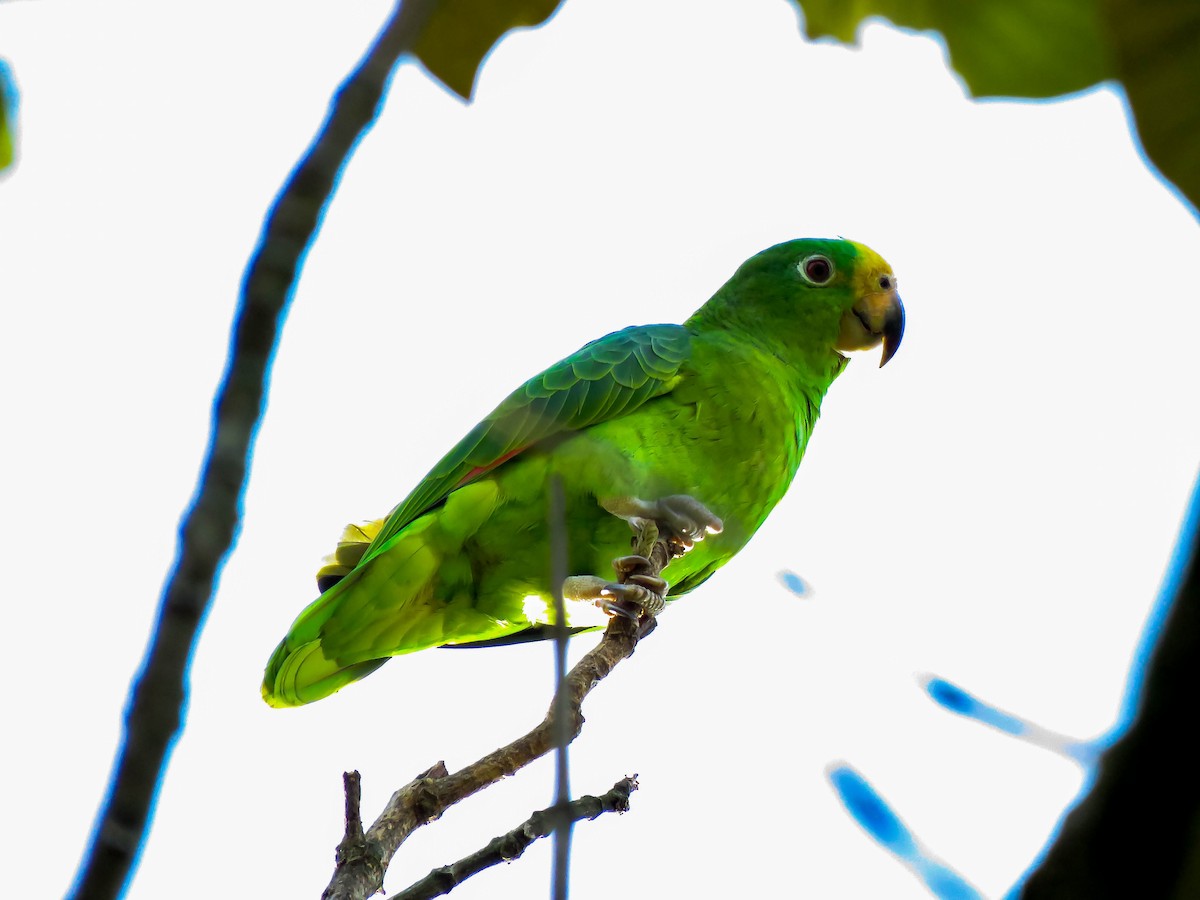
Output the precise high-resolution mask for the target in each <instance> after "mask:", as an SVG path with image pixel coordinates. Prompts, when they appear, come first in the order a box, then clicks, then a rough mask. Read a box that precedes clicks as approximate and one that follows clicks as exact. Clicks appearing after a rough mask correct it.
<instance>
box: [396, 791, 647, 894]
mask: <svg viewBox="0 0 1200 900" xmlns="http://www.w3.org/2000/svg"><path fill="white" fill-rule="evenodd" d="M637 788H638V783H637V775H630V776H627V777H625V778H622V779H621V780H620V781H618V782H617V783H616V784H614V785H613V786H612V790H610V791H608V793H606V794H602V795H601V796H599V797H594V796H591V795H587V796H583V797H580V798H579V799H577V800H572V801H571V802H570V803H568V804H567V805H566V806H564V807H559V806H558V804H555V805H554V806H551V807H549V808H548V809H543V810H540V811H538V812H535V813H534V814H533V815H532V816H530V817H529V818H528V819H526V820H525V821H524V822H522V823H521V824H520V825H518V826H517V827H516V828H514V829H513V830H512V831H510V832H508V833H507V834H502V835H500V837H497V838H493V839H492V840H491V841H489V842H488V844H487V846H486V847H484V848H482V849H481V850H476V851H475V852H474V853H472V854H471V855H470V856H465V857H463V858H462V859H460V860H459V861H458V862H456V863H452V864H451V865H448V866H442V867H441V868H440V869H434V870H433V871H432V872H430V873H429V874H428V875H426V876H425V877H424V878H422V879H421V880H420V881H417V882H415V883H413V884H412V885H410V886H409V887H407V888H405V889H404V890H402V891H400V892H399V893H396V894H393V895H392V900H431V898H433V897H441V896H443V895H445V894H448V893H450V892H451V891H452V890H454V889H455V888H456V887H458V886H459V885H460V884H462V883H463V882H464V881H466V880H467V879H468V878H470V877H471V876H472V875H476V874H478V873H479V872H482V871H483V870H484V869H489V868H491V867H492V866H494V865H496V864H498V863H502V862H512V861H513V860H514V859H518V858H520V856H521V854H523V853H524V852H525V851H526V850H527V849H528V848H529V846H530V845H531V844H532V843H533V842H534V841H536V840H537V839H538V838H544V837H546V836H547V835H548V834H550V833H551V832H552V831H554V830H555V829H557V828H559V827H560V823H562V822H567V823H569V824H574V823H575V822H579V821H581V820H583V819H589V820H591V819H597V818H599V817H600V816H602V815H603V814H604V813H606V812H618V813H623V812H628V811H629V795H630V794H631V793H633V792H634V791H636V790H637Z"/></svg>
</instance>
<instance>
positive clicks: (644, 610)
mask: <svg viewBox="0 0 1200 900" xmlns="http://www.w3.org/2000/svg"><path fill="white" fill-rule="evenodd" d="M628 577H629V579H630V580H629V581H628V582H626V583H621V582H616V581H606V580H604V579H603V578H599V577H597V576H596V575H572V576H570V577H569V578H567V579H565V580H564V581H563V586H562V593H563V599H564V600H582V601H590V602H592V603H594V604H596V606H598V607H599V608H600V609H602V610H604V611H605V612H606V613H608V614H609V615H610V616H624V617H625V618H627V619H633V620H634V621H635V622H636V621H638V620H639V619H641V618H642V617H644V616H649V617H650V618H653V617H654V616H657V615H658V614H659V613H660V612H662V611H663V608H664V607H665V606H666V605H667V600H666V594H667V583H666V582H665V581H663V580H662V579H661V578H658V577H657V576H654V575H630V576H628Z"/></svg>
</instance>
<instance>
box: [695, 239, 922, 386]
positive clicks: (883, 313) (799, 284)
mask: <svg viewBox="0 0 1200 900" xmlns="http://www.w3.org/2000/svg"><path fill="white" fill-rule="evenodd" d="M713 315H715V316H716V317H718V318H719V319H724V320H726V321H729V322H734V323H736V324H737V325H739V326H740V327H742V328H746V329H751V330H753V331H755V332H757V333H760V334H765V335H769V336H770V337H771V339H772V340H776V341H781V342H783V343H786V344H787V345H788V347H789V348H791V349H793V350H795V349H803V350H808V351H810V352H815V353H818V354H824V355H828V354H831V353H832V354H836V355H837V356H838V358H839V359H843V360H844V357H841V354H840V353H838V351H854V350H870V349H871V348H873V347H878V346H879V345H880V344H882V345H883V355H882V358H881V359H880V362H879V364H880V366H883V365H886V364H887V362H888V360H890V359H891V358H892V357H893V356H895V355H896V350H897V349H899V347H900V340H901V338H902V337H903V336H904V306H903V305H902V304H901V302H900V295H899V293H898V292H897V288H896V276H895V274H894V273H893V272H892V267H891V266H889V265H888V264H887V262H886V261H885V260H884V259H883V257H881V256H880V255H879V254H878V253H876V252H875V251H874V250H872V249H871V248H870V247H867V246H866V245H865V244H859V243H856V242H854V241H847V240H841V239H836V240H833V239H830V240H826V239H814V238H805V239H802V240H795V241H787V242H786V243H783V244H776V245H775V246H774V247H770V248H768V249H767V250H764V251H762V252H761V253H759V254H758V255H756V256H753V257H751V258H750V259H749V260H747V261H746V262H745V263H743V264H742V266H741V268H739V269H738V270H737V272H736V273H735V274H734V276H733V278H731V279H730V280H729V281H728V282H727V283H726V284H725V286H724V287H722V288H721V290H720V291H718V292H717V294H716V296H714V297H713V298H712V300H710V301H709V302H708V303H707V304H706V305H705V307H704V308H703V309H701V310H700V311H699V312H697V317H698V318H708V317H709V316H713Z"/></svg>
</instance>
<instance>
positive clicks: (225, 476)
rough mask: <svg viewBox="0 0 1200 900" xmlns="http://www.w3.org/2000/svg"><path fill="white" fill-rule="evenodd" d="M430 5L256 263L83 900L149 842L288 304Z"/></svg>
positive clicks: (328, 133)
mask: <svg viewBox="0 0 1200 900" xmlns="http://www.w3.org/2000/svg"><path fill="white" fill-rule="evenodd" d="M431 9H432V2H431V0H404V3H403V6H398V8H397V9H396V10H395V11H394V12H393V14H392V15H391V17H390V18H389V19H388V21H387V23H386V24H385V25H384V28H383V30H382V31H381V32H380V34H379V37H378V38H377V39H376V41H375V43H374V44H373V45H372V47H371V49H370V50H369V51H368V52H367V54H366V55H365V56H364V58H363V60H362V62H361V63H360V64H359V66H358V68H357V69H356V70H355V71H354V73H353V74H352V75H351V76H350V77H349V78H348V79H347V80H346V81H345V83H344V84H343V85H342V86H341V88H340V89H339V90H338V92H337V96H336V97H335V99H334V101H333V103H332V105H331V108H330V111H329V116H328V117H327V118H326V120H325V122H324V124H323V125H322V127H321V130H320V132H319V133H318V134H317V136H316V137H315V138H314V139H313V143H312V144H311V146H310V147H309V148H308V150H307V152H306V153H305V155H304V156H303V157H302V158H301V160H300V162H299V163H298V164H297V165H296V168H295V169H294V170H293V171H292V173H291V175H290V176H289V177H288V180H287V182H286V183H285V184H284V186H283V188H282V190H281V191H280V193H279V195H278V197H277V198H276V200H275V203H274V204H273V206H272V207H271V210H270V212H269V214H268V216H267V219H266V222H265V224H264V226H263V232H262V236H261V238H260V240H259V244H258V247H257V248H256V249H255V251H254V254H253V256H252V257H251V259H250V263H249V265H248V266H247V268H246V275H245V278H244V280H243V282H242V289H241V298H240V300H239V304H238V309H237V313H236V317H235V322H234V326H233V335H232V337H231V340H230V352H229V363H228V366H227V368H226V370H225V375H224V378H223V380H222V382H221V385H220V387H219V388H218V389H217V396H216V400H215V403H214V408H213V418H212V427H211V436H210V439H209V443H208V452H207V456H206V457H205V460H204V464H203V466H202V470H201V474H200V484H199V487H198V489H197V492H196V495H195V498H194V500H193V502H192V505H191V506H190V507H189V509H188V510H187V512H186V513H185V514H184V517H183V522H182V524H181V527H180V536H179V548H178V551H177V555H176V558H175V562H174V565H173V567H172V569H171V572H170V574H169V576H168V579H167V583H166V585H165V587H164V589H163V594H162V598H161V599H160V601H159V607H158V621H157V623H156V625H155V629H154V636H153V638H152V639H151V642H150V646H149V647H148V648H147V651H146V656H145V658H144V660H143V662H142V666H141V669H140V671H139V672H138V674H137V676H136V677H135V679H134V683H133V686H132V688H131V690H130V697H129V701H128V704H127V709H128V713H127V714H126V719H125V735H124V740H123V742H122V744H121V747H120V749H119V750H118V752H117V758H116V760H115V761H114V764H113V770H112V774H111V775H110V776H109V786H108V790H107V794H106V798H105V800H104V802H103V804H102V806H101V809H100V811H99V813H98V814H97V818H96V824H95V828H94V831H93V832H92V837H91V845H90V847H89V848H88V849H87V851H86V853H85V856H84V859H83V861H82V862H81V864H80V868H79V872H78V873H77V875H76V878H75V884H74V886H73V888H72V891H71V896H72V897H74V898H76V900H112V898H115V897H117V896H118V895H119V894H120V893H121V891H122V890H123V888H124V886H125V884H126V882H127V881H128V880H129V878H130V875H131V873H132V869H133V864H134V861H135V860H136V859H137V857H138V853H139V852H140V849H141V846H142V844H143V842H144V841H145V836H146V831H147V828H148V824H149V820H150V809H151V807H152V805H153V803H154V799H155V796H156V795H157V793H158V787H159V784H160V782H161V781H162V777H163V773H164V771H165V770H166V766H167V759H168V755H169V753H170V749H171V747H172V745H173V744H174V742H175V740H176V738H177V737H178V735H179V732H180V730H181V727H182V717H181V710H182V709H183V704H184V700H185V696H186V683H187V680H186V676H187V670H188V667H189V666H190V665H191V660H192V649H193V647H194V646H195V643H196V638H197V636H198V635H199V633H200V629H201V626H202V624H203V622H204V617H205V613H206V612H207V610H208V607H209V604H210V602H211V599H212V590H213V583H214V580H215V578H216V574H217V571H218V569H219V567H220V565H221V562H222V560H224V558H225V556H226V554H227V553H228V552H229V548H230V547H231V546H232V544H233V537H234V534H235V533H236V532H237V526H238V521H239V518H240V512H239V503H240V500H241V496H242V492H243V490H244V487H245V483H246V476H247V472H248V468H249V465H248V459H249V455H250V449H251V447H252V445H253V441H254V435H255V431H256V430H257V428H258V422H259V418H260V416H261V414H262V409H263V405H264V398H265V396H266V383H267V376H268V372H269V371H270V365H271V356H272V352H273V351H274V348H275V344H276V341H277V339H278V336H279V323H280V319H281V316H282V313H283V309H284V307H285V306H286V304H287V300H288V298H289V297H290V296H291V292H292V285H293V284H294V283H295V280H296V274H297V272H298V270H299V268H300V264H301V261H302V260H303V258H304V253H305V251H306V250H307V249H308V246H309V244H311V243H312V239H313V236H314V235H315V234H316V231H317V226H318V224H319V223H320V220H321V215H322V211H323V210H324V208H325V204H326V203H327V202H328V200H329V197H330V195H331V194H332V193H333V188H334V185H335V183H336V180H337V175H338V172H340V171H341V169H342V167H343V165H345V162H346V160H347V159H348V158H349V156H350V152H351V150H352V149H353V148H354V145H355V144H356V143H357V142H358V140H359V138H360V137H361V136H362V134H363V132H364V131H366V129H367V127H368V126H369V125H370V124H371V122H372V121H374V119H375V117H376V116H377V115H378V112H379V108H380V102H381V100H382V97H383V91H384V88H385V86H386V84H387V80H388V77H389V76H390V75H391V72H392V69H393V68H395V65H396V62H397V60H398V59H399V58H400V56H401V55H402V54H404V53H405V52H407V51H408V50H410V49H411V48H412V47H413V45H414V42H415V41H416V38H417V36H418V35H419V34H420V32H421V30H422V28H423V27H424V24H425V20H426V18H427V17H428V15H429V12H430V10H431Z"/></svg>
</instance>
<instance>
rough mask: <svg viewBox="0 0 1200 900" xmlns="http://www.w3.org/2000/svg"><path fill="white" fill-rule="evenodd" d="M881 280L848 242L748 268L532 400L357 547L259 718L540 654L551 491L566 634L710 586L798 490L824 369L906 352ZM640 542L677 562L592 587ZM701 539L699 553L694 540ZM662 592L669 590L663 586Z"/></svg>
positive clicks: (466, 443) (294, 643) (818, 245)
mask: <svg viewBox="0 0 1200 900" xmlns="http://www.w3.org/2000/svg"><path fill="white" fill-rule="evenodd" d="M903 333H904V308H903V306H902V305H901V303H900V298H899V296H898V294H897V291H896V279H895V276H894V275H893V274H892V269H891V267H890V266H889V265H888V264H887V263H886V262H885V261H884V260H883V259H882V258H881V257H880V256H879V255H878V254H877V253H875V252H874V251H873V250H871V249H870V248H868V247H865V246H864V245H862V244H858V243H855V242H853V241H846V240H813V239H805V240H795V241H789V242H786V243H783V244H778V245H776V246H774V247H771V248H769V249H767V250H764V251H763V252H761V253H759V254H757V255H756V256H754V257H752V258H751V259H749V260H748V261H747V262H745V263H743V264H742V266H741V267H740V268H739V269H738V270H737V272H736V273H735V274H734V275H733V277H732V278H731V279H730V280H729V281H728V282H727V283H726V284H725V285H724V286H723V287H722V288H721V289H720V290H718V291H717V293H716V294H714V295H713V297H712V299H710V300H709V301H708V302H707V303H705V304H704V306H702V307H701V308H700V309H699V310H697V312H696V313H695V314H694V315H693V316H692V317H691V318H689V319H688V320H687V321H686V322H684V324H682V325H643V326H638V327H632V328H626V329H624V330H622V331H616V332H613V333H612V334H609V335H606V336H605V337H602V338H600V339H599V340H596V341H593V342H592V343H590V344H587V345H586V346H584V347H583V348H582V349H580V350H578V351H577V352H575V353H574V354H572V355H571V356H568V357H567V358H566V359H564V360H563V361H562V362H559V363H557V364H555V365H553V366H551V367H550V368H549V369H547V370H546V371H544V372H542V373H541V374H540V375H537V376H535V377H534V378H532V379H530V380H529V381H528V382H526V383H525V384H524V385H522V386H521V387H520V388H518V389H517V390H516V391H515V392H513V393H512V394H511V395H509V397H508V398H507V399H505V400H504V402H502V403H501V404H500V405H499V406H498V407H496V409H495V411H494V412H492V413H491V414H490V415H489V416H488V417H487V418H485V419H484V420H483V421H482V422H480V423H479V424H478V425H476V426H475V428H473V429H472V430H471V432H470V433H469V434H467V436H466V437H465V438H463V439H462V440H461V441H460V442H459V443H458V444H457V445H456V446H455V447H454V448H453V449H452V450H451V451H450V452H449V453H447V454H446V456H445V457H443V458H442V460H441V462H439V463H438V464H437V465H436V466H434V467H433V470H432V471H430V473H429V474H428V475H426V476H425V478H424V479H423V480H422V481H421V483H420V484H418V485H417V486H416V488H415V489H414V490H413V492H412V493H411V494H409V495H408V497H406V498H405V499H404V501H403V502H401V503H400V505H399V506H397V507H396V508H395V509H394V510H393V511H392V512H391V514H390V515H389V516H388V517H387V518H386V519H384V520H380V521H377V522H373V523H370V524H367V525H362V526H350V527H348V528H347V529H346V531H345V533H344V534H343V536H342V541H341V543H339V545H338V549H337V551H336V552H335V553H334V554H333V556H331V557H328V558H327V565H326V566H325V567H324V568H322V569H321V571H320V572H318V575H317V583H318V587H319V588H320V590H321V591H322V593H321V596H320V597H319V598H318V599H317V600H316V601H315V602H313V603H312V604H311V605H310V606H309V607H308V608H307V609H305V610H304V611H303V612H302V613H300V615H299V617H297V619H296V621H295V622H293V623H292V627H291V630H290V631H289V632H288V634H287V637H285V638H284V639H283V641H282V642H281V643H280V644H279V646H278V647H277V648H276V649H275V652H274V653H273V654H272V655H271V658H270V661H269V662H268V663H267V668H266V673H265V676H264V679H263V686H262V693H263V698H264V699H265V700H266V702H267V703H268V704H270V705H271V706H276V707H287V706H300V705H302V704H305V703H311V702H312V701H314V700H319V699H320V698H322V697H326V696H328V695H330V694H332V693H333V692H335V691H337V690H339V689H340V688H343V687H345V686H346V685H347V684H350V683H351V682H354V681H357V680H358V679H360V678H363V677H364V676H366V675H368V674H369V673H371V672H373V671H375V669H377V668H379V667H380V666H381V665H383V663H384V662H386V661H387V660H388V659H389V658H391V657H393V656H398V655H400V654H404V653H412V652H413V651H416V650H423V649H425V648H427V647H439V646H489V645H495V644H501V643H511V642H516V641H521V640H533V639H539V638H543V637H549V636H551V635H552V633H553V630H552V629H551V628H549V627H548V625H549V624H550V623H551V622H552V620H553V610H554V600H553V597H554V588H553V585H552V584H551V579H550V569H551V562H550V553H549V544H550V539H549V526H548V524H547V509H548V499H547V498H548V493H549V488H548V485H549V484H550V482H551V479H552V478H553V477H554V476H557V477H558V478H559V480H560V483H561V485H562V491H563V497H564V500H565V509H566V514H565V526H566V532H567V534H566V544H567V555H568V570H569V572H570V573H571V577H569V578H568V579H567V581H566V582H565V583H564V584H563V594H564V597H565V599H566V601H567V602H566V607H567V609H566V615H567V622H566V623H565V624H566V625H568V626H569V627H570V628H572V630H573V631H577V630H587V629H589V628H595V627H597V626H598V625H600V624H602V623H603V621H605V617H606V615H612V614H618V613H619V614H624V615H634V616H641V615H645V616H653V615H655V614H657V612H659V611H660V610H661V609H662V607H663V605H664V602H665V598H666V596H667V594H668V585H669V595H670V597H671V599H674V598H676V597H679V596H682V595H683V594H686V593H688V592H689V591H692V590H694V589H695V588H696V587H698V586H699V585H700V584H702V583H704V581H706V580H707V579H708V577H709V576H710V575H712V574H713V572H715V571H716V570H717V569H719V568H720V567H721V566H722V565H724V564H725V563H726V562H728V561H729V560H730V559H731V558H732V557H733V555H734V554H735V553H737V552H738V551H739V550H740V549H741V548H742V547H743V546H745V544H746V542H747V541H748V540H750V537H751V536H752V535H753V534H754V533H755V531H757V530H758V528H759V526H760V525H762V523H763V521H764V520H765V519H766V517H767V514H768V513H770V511H771V509H772V508H773V507H774V506H775V504H776V503H778V502H779V500H780V499H781V498H782V497H783V495H784V493H785V492H786V491H787V488H788V485H790V484H791V481H792V478H793V476H795V474H796V469H797V467H798V466H799V464H800V458H801V457H802V456H803V455H804V448H805V446H806V445H807V444H808V439H809V435H810V434H811V433H812V429H813V425H814V424H815V423H816V420H817V416H818V414H819V412H820V408H821V399H822V397H824V395H825V392H826V390H828V388H829V386H830V384H832V383H833V380H834V379H835V378H836V377H837V376H838V375H839V374H840V373H841V371H842V369H843V368H844V367H845V366H846V362H847V360H846V357H845V356H843V355H842V354H841V353H840V352H839V351H843V350H845V351H850V350H865V349H869V348H872V347H875V346H878V345H879V344H880V343H882V345H883V351H882V353H883V355H882V362H881V363H880V365H883V364H884V363H886V362H887V361H888V360H889V359H891V358H892V356H893V354H895V352H896V349H897V348H898V347H899V346H900V339H901V337H902V336H903ZM643 519H650V520H653V521H654V522H655V523H656V524H657V525H658V526H659V527H660V528H663V529H666V532H667V533H668V534H670V535H672V536H673V537H674V539H675V540H676V541H678V542H679V543H680V544H681V546H682V547H684V548H687V552H685V553H683V555H681V556H679V557H678V558H675V559H673V560H672V561H671V562H670V563H669V564H668V565H667V566H666V568H664V569H663V571H662V578H661V579H659V578H653V577H649V576H645V575H641V576H638V575H635V576H633V577H632V578H630V579H629V580H628V583H626V584H619V583H617V582H616V581H615V580H606V579H605V578H603V577H602V576H600V574H599V573H601V572H605V571H611V569H612V567H613V565H614V560H617V561H618V566H619V564H620V562H621V561H620V559H619V558H621V557H625V558H626V559H628V557H627V554H628V553H629V546H630V528H631V526H633V527H634V528H635V529H636V528H637V527H639V523H640V522H641V520H643ZM705 538H707V539H705ZM664 579H665V580H664Z"/></svg>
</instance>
